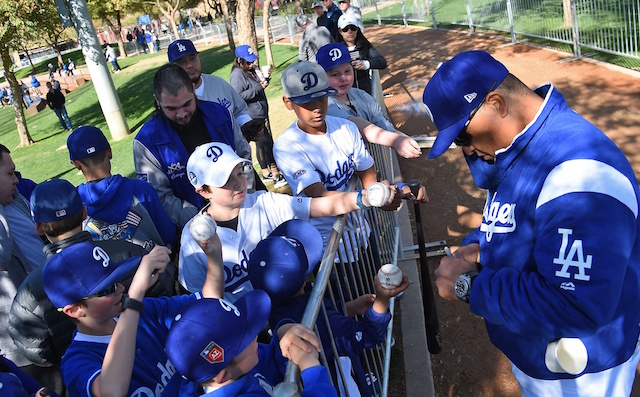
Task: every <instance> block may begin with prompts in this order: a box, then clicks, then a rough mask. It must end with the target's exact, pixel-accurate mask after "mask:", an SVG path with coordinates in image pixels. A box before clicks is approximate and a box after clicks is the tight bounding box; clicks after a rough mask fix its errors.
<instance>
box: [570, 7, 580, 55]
mask: <svg viewBox="0 0 640 397" xmlns="http://www.w3.org/2000/svg"><path fill="white" fill-rule="evenodd" d="M571 25H573V26H572V29H571V31H572V33H573V56H574V57H575V58H576V59H580V58H581V57H582V54H581V52H580V29H578V14H577V13H576V0H571Z"/></svg>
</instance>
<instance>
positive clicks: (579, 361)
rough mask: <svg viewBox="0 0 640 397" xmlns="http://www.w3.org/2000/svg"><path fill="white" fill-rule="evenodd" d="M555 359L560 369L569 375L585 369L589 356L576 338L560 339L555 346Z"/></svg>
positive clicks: (582, 344)
mask: <svg viewBox="0 0 640 397" xmlns="http://www.w3.org/2000/svg"><path fill="white" fill-rule="evenodd" d="M556 359H557V360H558V364H560V367H562V369H564V370H565V371H567V373H569V374H571V375H578V374H580V373H582V371H584V369H585V368H587V361H588V359H589V356H588V354H587V348H586V347H585V345H584V343H582V341H581V340H580V339H578V338H561V339H560V340H558V344H557V345H556Z"/></svg>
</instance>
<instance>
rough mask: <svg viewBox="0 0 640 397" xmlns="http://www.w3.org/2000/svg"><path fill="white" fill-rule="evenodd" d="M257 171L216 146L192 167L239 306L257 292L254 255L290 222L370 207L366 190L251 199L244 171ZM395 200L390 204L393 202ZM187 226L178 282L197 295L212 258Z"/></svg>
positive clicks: (196, 156) (229, 296)
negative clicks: (251, 265)
mask: <svg viewBox="0 0 640 397" xmlns="http://www.w3.org/2000/svg"><path fill="white" fill-rule="evenodd" d="M247 166H251V165H250V164H248V161H247V160H245V159H243V158H241V157H239V156H238V155H237V154H236V153H235V152H234V151H233V150H232V149H231V147H230V146H229V145H225V144H224V143H220V142H212V143H208V144H205V145H200V146H198V147H197V148H196V150H195V151H194V152H193V154H192V155H191V156H190V157H189V161H188V162H187V173H188V176H189V181H190V182H191V184H192V185H193V186H194V187H195V189H196V192H198V193H199V194H200V195H201V196H202V197H203V198H204V199H205V200H206V201H207V202H208V204H207V205H206V206H205V207H204V208H203V209H202V210H201V213H204V214H208V215H209V216H211V217H212V218H213V219H214V220H215V221H216V223H217V224H218V228H217V234H218V235H219V236H220V240H221V241H222V258H223V260H224V272H225V299H226V300H228V301H230V302H235V301H236V300H237V299H238V298H240V297H241V296H242V295H244V294H246V293H247V292H249V291H251V290H253V288H252V287H251V283H250V282H249V275H248V273H247V261H248V260H249V254H250V253H251V251H253V249H254V248H255V247H256V245H257V244H258V243H259V242H260V241H261V240H262V239H264V238H266V237H267V236H268V235H269V233H271V232H272V231H273V229H275V228H276V227H277V226H278V225H280V224H281V223H283V222H285V221H287V220H289V219H294V218H297V219H304V220H308V219H309V218H310V217H322V216H335V215H340V214H345V213H347V212H351V211H354V210H357V209H358V208H359V207H360V208H366V207H368V206H369V202H368V200H367V198H366V190H363V191H360V192H357V193H356V192H349V193H340V194H339V195H335V196H333V197H327V198H319V199H310V198H301V197H297V198H296V197H291V196H289V195H286V194H278V193H271V192H265V191H258V192H255V193H249V194H247V179H246V177H244V174H243V170H244V169H245V167H247ZM392 200H393V194H392V195H391V196H390V198H389V202H392ZM190 225H191V221H189V222H187V224H186V225H185V228H184V229H183V231H182V237H181V239H180V244H181V246H180V263H179V272H178V280H179V281H180V283H181V284H182V285H183V286H184V287H185V288H186V289H187V290H189V291H191V292H197V291H200V289H201V288H202V284H203V282H204V279H205V275H206V269H207V262H206V256H205V254H204V252H203V251H202V248H201V247H200V245H199V242H196V241H195V240H194V238H193V236H192V235H191V233H190V232H189V226H190Z"/></svg>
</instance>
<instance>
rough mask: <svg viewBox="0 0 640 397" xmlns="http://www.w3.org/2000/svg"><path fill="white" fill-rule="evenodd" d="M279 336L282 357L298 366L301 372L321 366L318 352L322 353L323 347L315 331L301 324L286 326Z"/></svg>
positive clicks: (279, 332)
mask: <svg viewBox="0 0 640 397" xmlns="http://www.w3.org/2000/svg"><path fill="white" fill-rule="evenodd" d="M277 334H278V338H279V339H280V351H282V356H283V357H285V358H288V359H289V360H291V361H293V362H294V363H295V364H297V365H298V366H299V367H300V370H302V371H303V370H305V369H306V368H308V367H310V366H314V365H320V362H319V361H318V352H320V351H322V345H321V344H320V340H319V339H318V337H317V336H316V334H315V332H313V330H311V329H309V328H307V327H305V326H304V325H301V324H284V325H283V326H281V327H280V328H278V331H277ZM303 367H304V368H303Z"/></svg>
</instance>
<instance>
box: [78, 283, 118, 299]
mask: <svg viewBox="0 0 640 397" xmlns="http://www.w3.org/2000/svg"><path fill="white" fill-rule="evenodd" d="M117 289H118V283H113V284H111V285H110V286H108V287H107V288H105V289H103V290H102V291H98V292H96V293H95V294H93V295H91V296H87V297H86V298H82V299H89V298H101V297H103V296H107V295H111V294H113V293H114V292H116V290H117Z"/></svg>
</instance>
